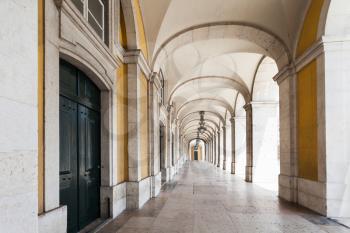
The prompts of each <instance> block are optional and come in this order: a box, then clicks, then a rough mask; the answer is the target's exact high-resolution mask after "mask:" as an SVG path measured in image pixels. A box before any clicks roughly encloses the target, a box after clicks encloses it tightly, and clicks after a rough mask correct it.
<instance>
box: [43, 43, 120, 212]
mask: <svg viewBox="0 0 350 233" xmlns="http://www.w3.org/2000/svg"><path fill="white" fill-rule="evenodd" d="M82 57H83V56H82V55H78V54H76V53H74V52H73V51H72V50H67V49H64V48H60V54H59V56H57V57H55V59H52V58H51V59H48V62H49V63H50V64H51V65H52V66H53V67H55V69H50V70H48V71H46V72H49V71H50V74H49V75H45V80H46V82H45V109H44V114H45V125H44V127H45V142H44V143H45V144H44V145H45V157H44V161H45V166H44V211H45V212H46V211H50V210H52V209H55V208H57V206H59V200H60V199H59V190H60V184H59V154H60V153H59V143H58V142H59V96H60V93H59V69H60V66H59V60H60V59H62V60H64V61H66V62H68V63H70V64H71V65H73V66H75V67H76V68H77V69H79V70H81V71H82V72H84V73H85V74H86V75H87V76H88V78H89V79H90V80H91V81H92V82H93V83H94V84H95V85H96V86H97V87H98V88H99V90H100V104H101V109H100V129H101V131H100V162H101V170H100V172H101V173H100V218H101V219H107V218H108V217H109V216H111V215H112V214H113V213H112V211H113V210H112V209H111V208H110V207H109V206H110V199H109V198H107V197H106V196H107V195H105V193H107V192H108V191H109V190H108V188H109V187H112V186H113V185H115V184H116V177H114V175H113V174H114V173H113V170H114V167H113V161H114V160H115V158H114V153H113V149H114V150H115V149H116V146H117V145H116V142H114V140H113V138H114V135H115V134H114V133H113V130H114V128H113V125H116V121H117V119H115V118H116V117H115V115H114V114H116V112H115V113H114V111H115V110H116V107H115V106H114V105H115V103H114V100H113V89H114V86H113V82H114V80H113V79H115V77H114V76H112V73H108V74H106V72H101V70H100V69H99V68H98V65H97V64H98V63H97V61H95V60H91V59H87V60H85V59H83V58H82ZM54 61H55V62H54ZM108 75H111V76H108Z"/></svg>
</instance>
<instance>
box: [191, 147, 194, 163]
mask: <svg viewBox="0 0 350 233" xmlns="http://www.w3.org/2000/svg"><path fill="white" fill-rule="evenodd" d="M191 160H194V146H191Z"/></svg>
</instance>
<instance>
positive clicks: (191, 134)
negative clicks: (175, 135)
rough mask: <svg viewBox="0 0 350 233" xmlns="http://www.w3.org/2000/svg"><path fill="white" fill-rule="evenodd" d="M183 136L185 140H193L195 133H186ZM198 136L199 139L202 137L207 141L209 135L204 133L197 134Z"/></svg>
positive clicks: (195, 136) (195, 137)
mask: <svg viewBox="0 0 350 233" xmlns="http://www.w3.org/2000/svg"><path fill="white" fill-rule="evenodd" d="M185 138H186V139H187V140H189V141H192V140H195V139H197V133H194V132H192V133H188V134H187V135H186V136H185ZM199 138H200V139H204V140H205V141H207V142H208V141H210V136H208V135H206V134H202V135H199Z"/></svg>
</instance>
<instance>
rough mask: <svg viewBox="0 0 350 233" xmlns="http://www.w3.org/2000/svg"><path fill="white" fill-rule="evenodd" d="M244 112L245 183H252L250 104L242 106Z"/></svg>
mask: <svg viewBox="0 0 350 233" xmlns="http://www.w3.org/2000/svg"><path fill="white" fill-rule="evenodd" d="M244 109H245V111H246V144H247V149H246V153H247V161H246V169H245V181H247V182H252V181H253V114H252V113H253V112H252V105H251V104H250V103H248V104H246V105H245V106H244Z"/></svg>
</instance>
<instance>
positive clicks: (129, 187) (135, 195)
mask: <svg viewBox="0 0 350 233" xmlns="http://www.w3.org/2000/svg"><path fill="white" fill-rule="evenodd" d="M150 198H151V177H147V178H145V179H143V180H140V181H130V182H127V183H126V208H127V209H129V210H130V209H131V210H132V209H139V208H141V207H142V206H143V205H144V204H145V203H146V202H147V201H148V200H149V199H150Z"/></svg>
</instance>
